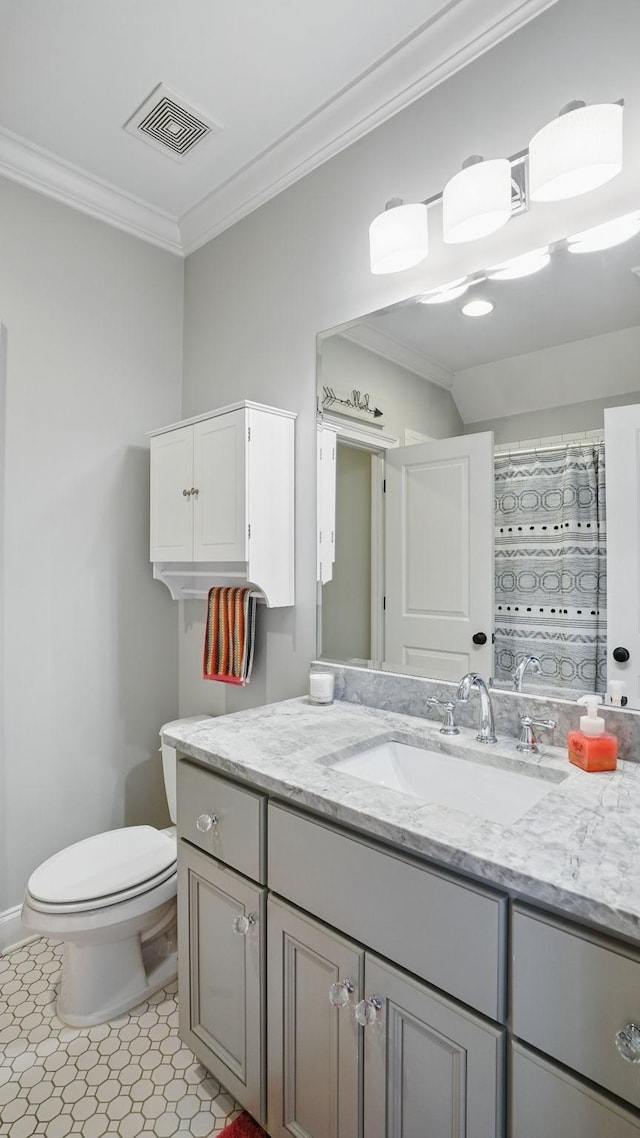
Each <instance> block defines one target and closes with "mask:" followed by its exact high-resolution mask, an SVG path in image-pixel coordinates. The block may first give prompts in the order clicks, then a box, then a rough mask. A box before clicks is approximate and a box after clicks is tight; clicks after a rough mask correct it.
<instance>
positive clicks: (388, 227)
mask: <svg viewBox="0 0 640 1138" xmlns="http://www.w3.org/2000/svg"><path fill="white" fill-rule="evenodd" d="M369 252H370V258H371V272H372V273H376V274H378V273H399V272H402V270H403V269H411V268H413V266H414V265H419V264H420V262H421V261H424V259H425V257H426V256H427V253H428V252H429V231H428V223H427V207H426V205H425V204H424V202H411V203H407V204H405V203H404V202H403V201H402V198H392V199H391V201H388V202H387V204H386V206H385V208H384V211H383V212H382V213H379V214H378V216H377V217H374V219H373V221H372V222H371V225H370V226H369Z"/></svg>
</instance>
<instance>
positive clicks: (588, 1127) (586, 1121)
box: [510, 1043, 640, 1138]
mask: <svg viewBox="0 0 640 1138" xmlns="http://www.w3.org/2000/svg"><path fill="white" fill-rule="evenodd" d="M510 1134H511V1138H556V1136H558V1138H560V1136H561V1138H638V1136H639V1135H640V1119H637V1118H634V1117H633V1115H632V1114H630V1113H629V1112H628V1111H626V1110H624V1109H623V1108H622V1107H621V1106H618V1104H617V1103H614V1102H611V1101H610V1100H609V1099H607V1098H605V1097H604V1095H600V1094H598V1092H597V1091H594V1090H593V1089H592V1088H591V1087H587V1086H584V1085H583V1084H582V1083H580V1082H579V1081H578V1079H574V1078H572V1077H571V1075H568V1074H567V1072H566V1071H561V1070H560V1069H559V1068H558V1067H554V1066H553V1064H552V1063H547V1062H546V1061H545V1060H544V1059H542V1058H541V1057H540V1056H539V1055H534V1054H532V1053H531V1052H528V1051H527V1049H526V1048H525V1047H520V1046H519V1045H518V1044H517V1043H514V1045H513V1050H512V1063H511V1129H510Z"/></svg>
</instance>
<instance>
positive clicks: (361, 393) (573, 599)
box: [318, 213, 640, 706]
mask: <svg viewBox="0 0 640 1138" xmlns="http://www.w3.org/2000/svg"><path fill="white" fill-rule="evenodd" d="M634 230H635V233H634V232H633V231H634ZM638 231H640V213H639V214H636V215H633V217H632V218H631V220H630V221H629V223H628V227H627V230H626V239H625V240H622V241H621V242H620V243H619V244H617V245H615V246H614V247H608V248H595V249H593V248H589V246H587V247H585V250H584V251H578V248H577V246H576V243H575V242H572V241H571V239H567V240H565V241H561V242H556V243H555V244H554V245H553V246H552V247H550V248H549V249H545V250H542V251H536V252H535V256H534V257H533V258H532V259H531V260H530V261H529V262H525V261H523V260H522V258H520V259H519V263H518V264H515V262H514V267H513V269H512V271H511V272H509V271H508V270H507V271H502V272H500V273H493V272H492V271H491V270H486V271H485V272H484V273H477V274H474V275H473V277H472V278H470V279H469V280H467V281H465V282H462V283H463V284H464V285H465V286H466V287H465V288H464V289H463V290H462V291H461V290H460V288H458V289H456V290H454V291H452V292H451V295H450V296H449V295H447V294H446V293H445V297H444V298H443V297H442V296H441V295H440V294H439V293H438V290H435V291H434V292H432V293H431V294H427V296H425V297H414V298H413V299H412V300H410V301H406V302H403V303H401V304H399V305H396V306H394V307H391V308H388V309H384V310H381V311H379V312H375V313H372V314H370V315H368V316H366V317H364V318H362V319H361V320H359V321H358V322H357V323H354V324H352V325H350V326H348V327H345V328H342V329H338V330H334V331H333V332H328V333H324V334H322V335H321V336H320V337H319V370H318V406H319V412H320V414H319V424H320V425H319V458H320V464H319V479H318V485H319V511H320V513H319V536H320V537H322V535H323V534H324V537H322V540H321V542H320V546H319V557H318V578H319V580H320V581H321V583H322V588H321V590H320V592H321V603H320V608H319V624H318V635H319V645H318V647H319V655H321V656H322V657H324V658H325V659H333V660H340V661H348V662H351V663H358V664H365V665H366V664H371V665H373V666H376V667H385V668H388V669H390V670H394V671H408V672H410V673H412V674H421V675H426V676H429V677H431V678H434V679H449V680H456V679H459V678H460V677H461V676H462V675H463V674H464V673H465V672H467V671H479V672H481V673H482V674H483V675H485V676H492V677H493V679H494V683H496V684H497V685H499V686H504V687H508V688H512V689H513V688H516V689H522V688H524V690H528V691H532V692H533V691H535V692H538V693H539V694H564V695H566V696H568V697H569V698H575V697H577V696H578V695H581V694H583V693H585V692H587V691H597V692H603V693H604V692H605V691H606V689H607V684H608V683H610V682H611V681H622V682H623V683H624V684H625V689H624V690H625V694H626V697H627V698H628V703H629V705H630V706H640V634H639V632H638V628H639V618H638V552H637V551H638V547H639V544H640V534H639V533H638V515H639V513H640V510H639V505H640V502H639V500H638V493H639V491H638V488H639V487H640V477H639V474H640V468H639V467H638V463H639V462H640V459H639V458H638V455H639V454H640V446H639V445H638V439H639V438H640V236H638ZM629 234H631V235H629ZM610 240H611V237H610V235H609V236H607V235H606V234H605V235H604V237H603V238H602V239H601V240H600V241H596V242H592V244H596V245H598V244H600V245H601V244H607V242H608V241H610ZM587 249H588V251H587ZM523 269H533V270H535V271H531V272H530V273H528V275H522V276H516V274H517V273H519V272H521V271H522V270H523ZM470 300H473V301H478V300H481V301H485V302H488V303H486V304H485V305H484V306H483V308H484V309H485V310H486V314H485V315H483V316H481V317H479V316H472V315H466V314H465V313H464V307H465V306H466V305H467V304H468V302H469V301H470ZM429 301H431V302H430V303H429ZM433 301H435V303H434V302H433ZM476 307H477V306H476ZM472 311H473V309H472ZM327 487H328V489H327ZM332 495H335V510H334V508H333V499H332ZM607 578H608V587H607Z"/></svg>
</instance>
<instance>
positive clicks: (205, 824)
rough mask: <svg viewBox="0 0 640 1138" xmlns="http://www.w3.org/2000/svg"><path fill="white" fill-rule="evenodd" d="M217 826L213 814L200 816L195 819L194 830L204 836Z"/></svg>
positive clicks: (216, 820)
mask: <svg viewBox="0 0 640 1138" xmlns="http://www.w3.org/2000/svg"><path fill="white" fill-rule="evenodd" d="M217 825H218V819H217V817H216V815H215V814H201V815H200V817H199V818H196V829H197V830H199V831H200V833H201V834H206V833H207V831H208V830H212V829H213V827H214V826H217Z"/></svg>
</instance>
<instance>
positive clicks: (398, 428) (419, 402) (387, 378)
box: [319, 336, 464, 445]
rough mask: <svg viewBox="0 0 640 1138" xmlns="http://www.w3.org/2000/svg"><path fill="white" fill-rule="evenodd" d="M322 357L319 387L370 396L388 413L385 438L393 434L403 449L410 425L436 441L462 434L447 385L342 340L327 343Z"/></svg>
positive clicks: (321, 348) (332, 338)
mask: <svg viewBox="0 0 640 1138" xmlns="http://www.w3.org/2000/svg"><path fill="white" fill-rule="evenodd" d="M320 356H321V367H320V382H321V385H322V384H329V385H330V386H332V387H334V388H335V389H336V391H347V392H349V391H352V390H353V388H354V387H355V388H357V390H358V391H368V392H370V393H371V394H372V396H373V397H374V399H375V401H376V403H377V404H379V406H380V408H381V410H382V411H383V412H384V431H385V434H389V435H395V436H396V438H397V439H399V440H400V445H402V444H403V443H404V432H405V428H407V427H409V428H411V429H413V430H414V431H420V432H421V433H422V434H423V435H431V436H432V437H433V438H434V439H444V438H450V437H451V436H453V435H461V434H462V433H463V431H464V426H463V423H462V419H461V418H460V415H459V413H458V409H457V407H456V405H455V403H454V401H453V397H452V395H451V394H450V392H448V391H445V389H444V388H443V387H438V386H437V385H436V384H435V383H431V382H430V381H429V380H428V379H423V378H421V377H420V376H419V375H415V374H414V372H411V371H409V370H408V369H407V368H405V367H401V366H400V365H399V364H396V363H392V362H391V360H387V359H384V358H383V357H382V356H379V355H376V353H375V352H371V351H369V350H368V349H367V348H363V347H361V345H360V344H354V343H352V342H351V341H349V340H346V339H344V337H342V336H328V337H327V338H326V339H323V340H322V343H321V346H320ZM319 394H320V395H321V394H322V392H321V391H320V393H319ZM329 410H331V408H329Z"/></svg>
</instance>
